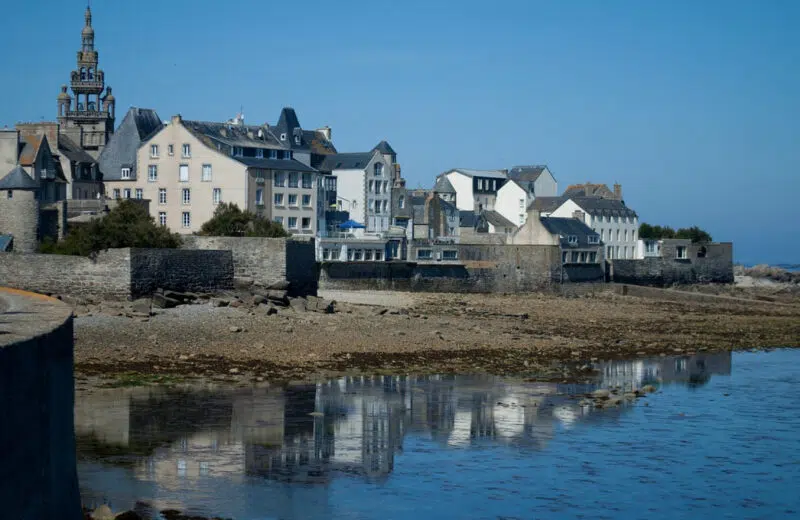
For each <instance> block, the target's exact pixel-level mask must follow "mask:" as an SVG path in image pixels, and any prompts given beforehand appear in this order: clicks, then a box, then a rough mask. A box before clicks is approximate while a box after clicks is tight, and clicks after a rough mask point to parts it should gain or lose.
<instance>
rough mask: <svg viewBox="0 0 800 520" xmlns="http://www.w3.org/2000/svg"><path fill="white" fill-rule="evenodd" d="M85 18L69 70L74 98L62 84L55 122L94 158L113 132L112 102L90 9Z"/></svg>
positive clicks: (98, 154) (70, 85) (113, 103)
mask: <svg viewBox="0 0 800 520" xmlns="http://www.w3.org/2000/svg"><path fill="white" fill-rule="evenodd" d="M84 18H85V20H86V23H85V25H84V27H83V30H82V31H81V49H80V50H79V51H78V65H77V68H76V70H73V71H72V76H71V78H70V84H69V89H71V90H72V94H73V95H72V96H70V95H69V93H68V91H67V88H68V87H67V85H62V87H61V93H60V94H59V95H58V122H59V123H60V125H61V131H62V132H63V133H64V134H65V135H67V136H68V137H70V139H72V140H73V141H74V142H75V143H76V144H78V145H79V146H81V148H83V149H84V150H86V152H87V153H89V155H91V156H92V157H94V158H95V159H96V158H98V157H99V156H100V152H101V151H102V150H103V147H104V146H105V145H106V143H107V142H108V140H109V138H110V137H111V134H112V133H114V105H115V102H114V96H113V95H112V94H111V87H108V88H106V85H105V77H104V74H103V71H102V70H100V69H99V68H98V66H97V63H98V59H97V51H96V50H95V48H94V29H93V28H92V10H91V9H90V8H89V7H87V8H86V13H85V15H84ZM104 90H105V91H106V93H105V95H104V94H103V91H104ZM73 101H74V102H73Z"/></svg>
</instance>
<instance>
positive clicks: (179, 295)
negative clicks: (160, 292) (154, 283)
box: [164, 291, 196, 303]
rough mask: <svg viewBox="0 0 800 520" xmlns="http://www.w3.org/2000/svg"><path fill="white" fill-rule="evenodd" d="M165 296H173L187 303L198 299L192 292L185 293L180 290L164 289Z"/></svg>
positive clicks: (174, 298)
mask: <svg viewBox="0 0 800 520" xmlns="http://www.w3.org/2000/svg"><path fill="white" fill-rule="evenodd" d="M164 296H166V297H167V298H172V299H173V300H178V301H179V302H181V303H187V302H190V301H192V300H194V299H196V296H195V295H193V294H191V293H183V292H178V291H164Z"/></svg>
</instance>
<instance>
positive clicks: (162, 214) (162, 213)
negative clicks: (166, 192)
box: [158, 211, 167, 226]
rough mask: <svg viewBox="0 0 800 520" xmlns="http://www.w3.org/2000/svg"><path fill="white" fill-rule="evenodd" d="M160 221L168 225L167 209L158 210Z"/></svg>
mask: <svg viewBox="0 0 800 520" xmlns="http://www.w3.org/2000/svg"><path fill="white" fill-rule="evenodd" d="M158 223H159V224H160V225H162V226H166V225H167V212H166V211H159V212H158Z"/></svg>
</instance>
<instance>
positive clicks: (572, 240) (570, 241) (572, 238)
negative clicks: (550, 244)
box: [567, 235, 578, 244]
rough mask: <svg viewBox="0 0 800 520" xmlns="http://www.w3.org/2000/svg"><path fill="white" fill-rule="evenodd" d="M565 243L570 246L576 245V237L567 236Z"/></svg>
mask: <svg viewBox="0 0 800 520" xmlns="http://www.w3.org/2000/svg"><path fill="white" fill-rule="evenodd" d="M567 242H569V243H570V244H577V243H578V235H569V236H568V237H567Z"/></svg>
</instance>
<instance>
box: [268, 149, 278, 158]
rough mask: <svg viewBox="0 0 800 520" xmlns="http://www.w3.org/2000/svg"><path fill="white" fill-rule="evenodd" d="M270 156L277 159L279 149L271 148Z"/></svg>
mask: <svg viewBox="0 0 800 520" xmlns="http://www.w3.org/2000/svg"><path fill="white" fill-rule="evenodd" d="M269 158H270V159H277V158H278V150H270V151H269Z"/></svg>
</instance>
